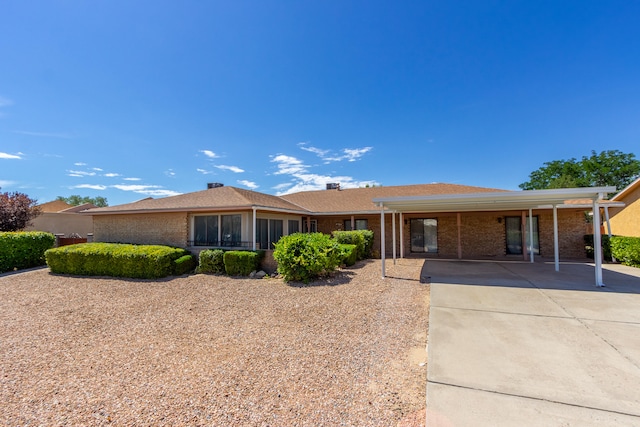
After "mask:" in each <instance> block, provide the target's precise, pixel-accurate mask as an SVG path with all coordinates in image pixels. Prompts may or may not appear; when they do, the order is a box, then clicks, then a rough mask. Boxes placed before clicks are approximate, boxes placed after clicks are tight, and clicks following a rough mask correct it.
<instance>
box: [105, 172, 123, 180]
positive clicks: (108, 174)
mask: <svg viewBox="0 0 640 427" xmlns="http://www.w3.org/2000/svg"><path fill="white" fill-rule="evenodd" d="M102 176H106V177H108V178H115V177H118V176H121V175H120V174H119V173H113V172H109V173H105V174H104V175H102ZM125 179H126V178H125Z"/></svg>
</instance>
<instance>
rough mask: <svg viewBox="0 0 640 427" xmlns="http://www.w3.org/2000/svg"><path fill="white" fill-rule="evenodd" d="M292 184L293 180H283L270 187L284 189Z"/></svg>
mask: <svg viewBox="0 0 640 427" xmlns="http://www.w3.org/2000/svg"><path fill="white" fill-rule="evenodd" d="M292 185H293V182H283V183H282V184H278V185H275V186H273V187H271V188H273V189H274V190H284V189H285V188H289V187H291V186H292Z"/></svg>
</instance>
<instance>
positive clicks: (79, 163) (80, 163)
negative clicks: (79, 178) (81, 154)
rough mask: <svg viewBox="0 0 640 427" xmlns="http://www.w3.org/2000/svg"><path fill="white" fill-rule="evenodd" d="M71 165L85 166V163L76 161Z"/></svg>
mask: <svg viewBox="0 0 640 427" xmlns="http://www.w3.org/2000/svg"><path fill="white" fill-rule="evenodd" d="M73 165H74V166H87V164H86V163H83V162H77V163H74V164H73Z"/></svg>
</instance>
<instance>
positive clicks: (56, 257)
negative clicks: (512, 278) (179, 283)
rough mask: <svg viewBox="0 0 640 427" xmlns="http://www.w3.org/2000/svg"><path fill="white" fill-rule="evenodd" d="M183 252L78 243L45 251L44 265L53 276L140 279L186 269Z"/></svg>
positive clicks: (167, 249)
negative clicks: (46, 265) (45, 263)
mask: <svg viewBox="0 0 640 427" xmlns="http://www.w3.org/2000/svg"><path fill="white" fill-rule="evenodd" d="M185 255H189V252H188V251H186V250H185V249H180V248H172V247H169V246H160V245H129V244H120V243H81V244H77V245H69V246H63V247H60V248H54V249H49V250H48V251H46V252H45V258H46V260H47V264H48V265H49V268H50V269H51V272H53V273H59V274H77V275H83V276H114V277H131V278H141V279H155V278H160V277H166V276H169V275H173V274H176V273H178V272H180V274H182V271H183V269H185V268H187V266H188V264H189V262H188V261H187V260H186V259H184V260H181V261H180V262H179V263H176V262H175V261H176V260H178V259H180V258H182V257H184V256H185Z"/></svg>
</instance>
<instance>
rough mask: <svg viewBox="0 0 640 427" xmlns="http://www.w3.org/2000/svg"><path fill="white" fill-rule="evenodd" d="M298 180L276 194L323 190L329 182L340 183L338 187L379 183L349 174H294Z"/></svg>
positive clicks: (357, 186)
mask: <svg viewBox="0 0 640 427" xmlns="http://www.w3.org/2000/svg"><path fill="white" fill-rule="evenodd" d="M295 178H296V179H297V180H298V182H296V183H295V184H293V185H292V186H289V188H288V189H286V190H285V191H280V192H278V193H277V194H278V195H282V194H289V193H297V192H300V191H316V190H324V189H326V188H327V184H328V183H331V182H337V183H340V188H342V189H346V188H359V187H366V186H367V185H368V186H374V185H380V184H379V183H378V182H376V181H357V180H354V179H353V178H352V177H350V176H331V175H318V174H299V175H295Z"/></svg>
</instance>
